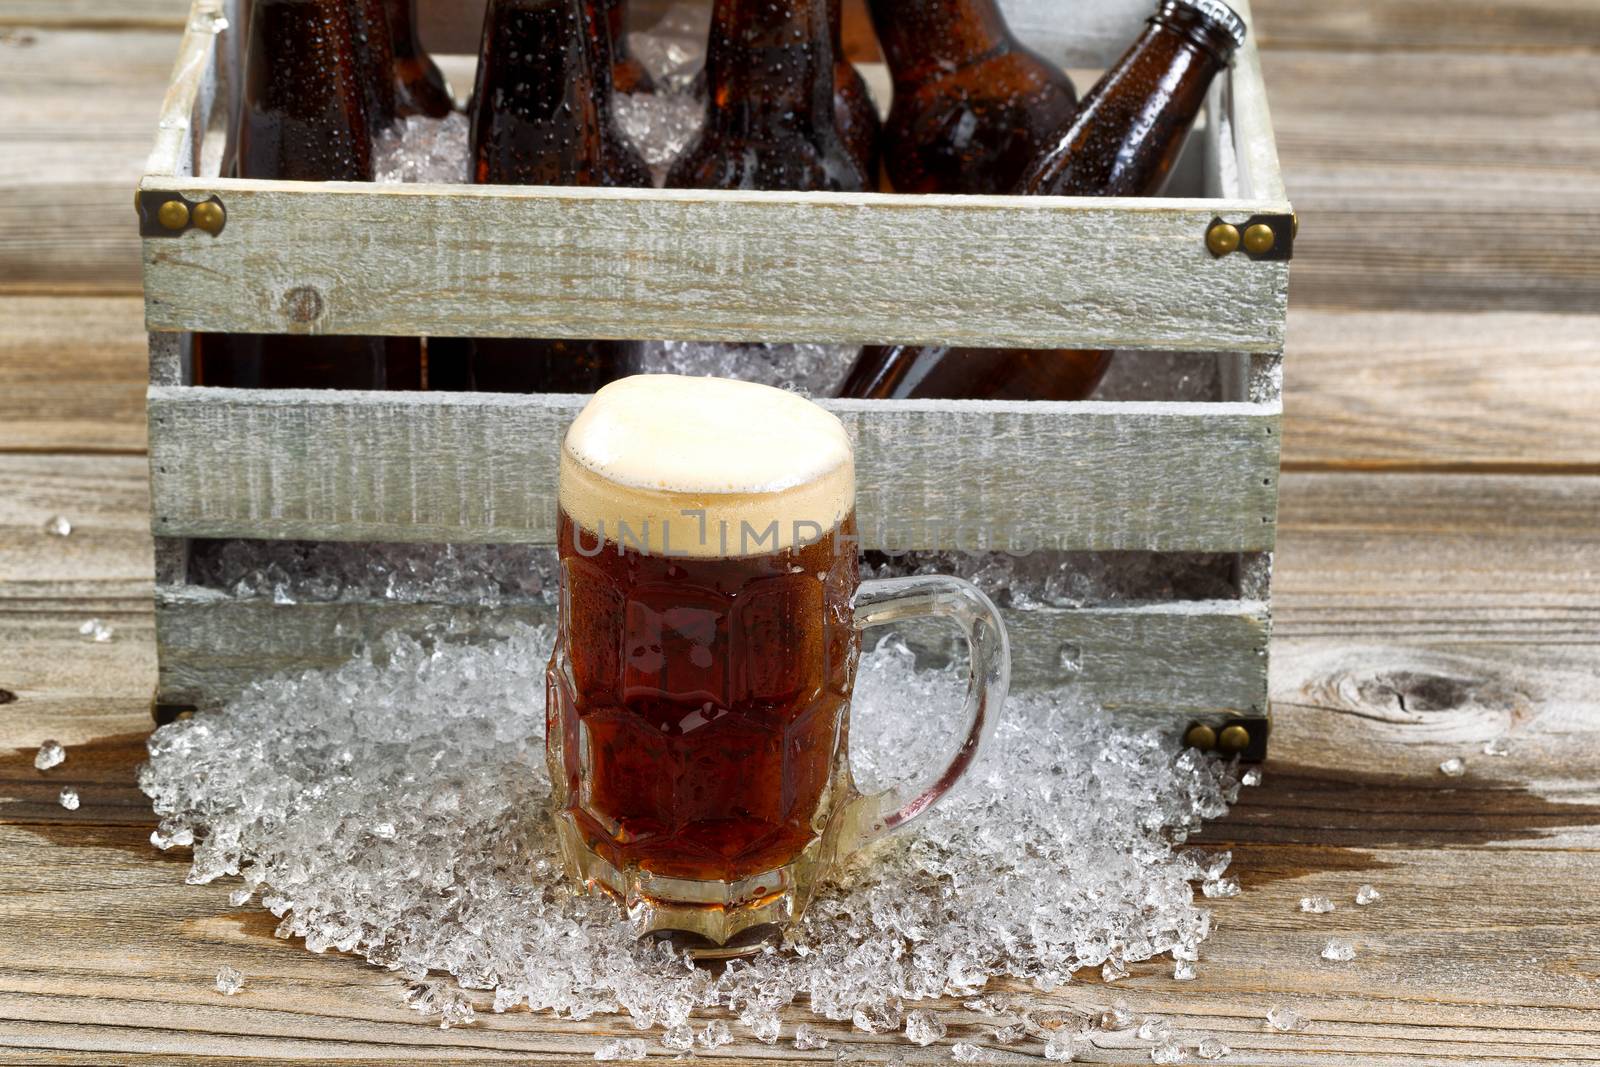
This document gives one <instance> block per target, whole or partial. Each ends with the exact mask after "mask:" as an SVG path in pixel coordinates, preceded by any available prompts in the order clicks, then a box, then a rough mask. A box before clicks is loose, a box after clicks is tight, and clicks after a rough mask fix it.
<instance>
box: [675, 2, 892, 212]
mask: <svg viewBox="0 0 1600 1067" xmlns="http://www.w3.org/2000/svg"><path fill="white" fill-rule="evenodd" d="M832 4H833V0H716V4H715V6H714V8H713V9H712V17H711V37H710V41H709V44H708V47H707V51H706V86H707V93H706V121H705V125H704V127H702V129H701V131H700V135H699V137H698V138H697V139H696V140H695V141H694V142H693V143H692V144H691V145H690V146H689V148H688V149H687V150H686V151H685V152H684V154H683V155H682V156H681V157H679V159H678V161H677V162H676V163H675V164H673V167H672V170H671V171H670V172H669V173H668V174H667V185H668V186H669V187H673V188H687V189H805V190H811V189H820V190H829V191H834V192H857V191H860V190H862V189H864V188H866V187H867V184H868V178H867V173H866V171H865V170H864V169H863V167H862V165H861V163H860V162H859V161H858V160H857V158H856V155H855V153H853V152H852V151H851V150H850V147H849V145H848V144H847V143H846V141H845V135H844V131H843V130H842V129H841V127H840V123H839V119H838V115H837V113H836V111H835V106H834V82H835V78H836V77H837V72H836V70H835V62H834V45H833V29H832V25H831V22H830V12H831V11H832Z"/></svg>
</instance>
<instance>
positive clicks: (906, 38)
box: [871, 0, 1015, 82]
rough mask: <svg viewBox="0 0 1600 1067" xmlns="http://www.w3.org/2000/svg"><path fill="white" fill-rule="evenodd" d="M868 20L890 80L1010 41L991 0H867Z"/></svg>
mask: <svg viewBox="0 0 1600 1067" xmlns="http://www.w3.org/2000/svg"><path fill="white" fill-rule="evenodd" d="M871 7H872V25H873V28H874V29H875V30H876V31H877V33H878V42H879V43H880V44H881V45H882V46H883V54H884V58H885V59H887V60H888V63H889V69H890V71H891V72H892V73H893V75H894V79H895V81H896V82H922V81H926V80H928V79H930V78H933V77H937V76H939V75H940V74H945V73H949V72H951V71H954V70H957V69H960V68H961V67H966V66H970V65H972V64H974V63H978V62H981V61H982V60H984V59H987V58H988V57H990V56H992V55H996V54H998V53H1003V52H1005V51H1007V50H1009V49H1010V48H1011V47H1013V46H1014V44H1015V38H1013V37H1012V35H1011V30H1010V28H1009V27H1007V26H1006V20H1005V17H1004V16H1003V15H1001V14H1000V9H999V7H998V6H996V4H995V0H871Z"/></svg>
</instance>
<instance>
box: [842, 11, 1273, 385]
mask: <svg viewBox="0 0 1600 1067" xmlns="http://www.w3.org/2000/svg"><path fill="white" fill-rule="evenodd" d="M1244 36H1245V24H1244V21H1243V20H1242V19H1240V18H1239V16H1238V15H1237V14H1235V13H1234V11H1233V10H1232V9H1231V8H1229V7H1228V6H1227V5H1226V4H1224V3H1222V2H1221V0H1162V2H1161V4H1160V6H1159V7H1158V8H1157V10H1156V13H1155V14H1154V15H1153V16H1151V18H1150V20H1149V22H1148V23H1147V25H1146V27H1145V29H1144V32H1143V33H1141V34H1140V35H1139V38H1138V40H1136V41H1135V42H1134V43H1133V45H1132V46H1131V47H1130V48H1129V49H1128V50H1127V52H1125V53H1124V54H1123V56H1122V58H1121V59H1119V60H1118V61H1117V63H1116V65H1115V66H1113V67H1112V68H1111V69H1110V70H1109V71H1107V72H1106V74H1105V75H1104V76H1103V77H1102V78H1101V79H1100V81H1099V82H1097V83H1096V84H1095V86H1094V88H1093V89H1091V90H1090V91H1089V93H1088V95H1087V96H1085V97H1084V99H1083V102H1082V104H1081V106H1080V107H1079V109H1078V111H1077V114H1076V115H1075V116H1074V117H1073V118H1072V119H1071V120H1070V121H1068V122H1067V123H1065V124H1064V125H1063V126H1062V128H1061V129H1059V130H1057V131H1056V132H1055V133H1054V134H1053V135H1052V136H1051V137H1050V138H1049V140H1048V143H1047V147H1046V149H1045V150H1044V151H1043V152H1041V153H1040V155H1039V156H1038V158H1037V159H1035V160H1034V161H1033V162H1032V163H1031V164H1030V165H1029V167H1028V169H1027V170H1026V171H1025V172H1024V174H1023V176H1022V180H1021V183H1020V184H1019V186H1018V187H1017V190H1016V191H1017V192H1019V193H1022V194H1024V195H1029V196H1151V195H1153V194H1155V193H1156V192H1158V191H1159V190H1160V188H1161V185H1162V183H1163V182H1164V181H1165V180H1166V177H1167V175H1168V173H1169V172H1170V171H1171V170H1172V165H1173V163H1174V162H1175V161H1176V160H1177V157H1178V152H1179V150H1180V149H1182V147H1183V141H1184V138H1185V136H1186V135H1187V134H1188V132H1189V127H1190V126H1192V125H1193V123H1194V119H1195V116H1196V115H1197V114H1199V112H1200V106H1201V104H1202V103H1204V101H1205V96H1206V91H1207V90H1208V89H1209V88H1210V85H1211V82H1212V79H1214V78H1215V77H1216V76H1217V74H1219V73H1220V72H1221V71H1223V70H1225V69H1226V68H1227V66H1228V64H1229V62H1230V61H1231V60H1232V58H1233V54H1234V53H1235V52H1236V51H1238V49H1239V46H1240V45H1242V44H1243V43H1244ZM1110 361H1111V354H1110V353H1109V352H1073V351H1056V350H1041V349H1021V350H1018V349H995V348H939V347H928V346H916V345H889V346H877V347H872V348H868V349H866V350H865V351H864V352H863V353H862V354H861V358H860V359H859V360H858V361H857V363H856V365H855V366H854V367H853V368H851V371H850V375H849V377H848V378H847V379H846V381H845V384H844V385H843V386H842V387H841V388H840V391H839V395H841V396H850V397H866V398H874V399H890V398H906V397H927V398H934V397H942V398H960V397H969V398H983V399H1009V400H1026V399H1033V400H1081V399H1083V398H1084V397H1087V396H1088V395H1089V394H1090V393H1092V392H1093V391H1094V388H1095V386H1096V385H1098V384H1099V382H1100V379H1101V378H1102V377H1103V376H1104V374H1105V371H1106V369H1107V368H1108V367H1109V365H1110Z"/></svg>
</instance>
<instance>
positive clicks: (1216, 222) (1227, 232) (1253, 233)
mask: <svg viewBox="0 0 1600 1067" xmlns="http://www.w3.org/2000/svg"><path fill="white" fill-rule="evenodd" d="M1299 232H1300V217H1299V216H1298V215H1251V216H1250V217H1249V218H1248V219H1245V220H1244V221H1243V222H1237V223H1235V222H1229V221H1228V220H1226V219H1224V218H1223V217H1222V216H1220V215H1218V216H1216V217H1214V218H1212V220H1211V224H1210V225H1209V226H1207V227H1206V250H1207V251H1209V252H1210V253H1211V254H1212V255H1213V256H1215V257H1216V258H1218V259H1221V258H1222V257H1223V256H1227V255H1232V254H1233V253H1234V252H1243V253H1244V254H1245V255H1247V256H1249V257H1250V258H1251V259H1256V260H1269V261H1278V262H1285V261H1288V260H1291V259H1293V258H1294V239H1295V237H1297V236H1298V235H1299Z"/></svg>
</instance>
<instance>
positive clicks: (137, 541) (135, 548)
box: [0, 455, 153, 604]
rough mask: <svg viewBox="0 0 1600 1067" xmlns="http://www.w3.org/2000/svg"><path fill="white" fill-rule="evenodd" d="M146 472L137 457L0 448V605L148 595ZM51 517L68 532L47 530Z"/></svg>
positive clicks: (150, 557) (150, 561) (142, 460)
mask: <svg viewBox="0 0 1600 1067" xmlns="http://www.w3.org/2000/svg"><path fill="white" fill-rule="evenodd" d="M147 472H148V464H147V462H146V460H145V458H144V457H143V456H92V455H91V456H62V455H38V456H27V455H0V604H7V603H9V602H12V601H27V600H30V599H38V598H41V597H54V596H62V595H79V596H92V597H96V598H122V597H146V598H147V597H149V595H150V589H151V583H150V573H151V568H152V566H153V548H152V545H151V540H150V524H149V520H148V518H146V513H147V510H148V507H149V503H148V501H149V499H150V494H149V479H148V473H147ZM56 516H61V517H63V518H66V519H67V520H68V521H70V522H71V523H72V528H73V529H72V535H71V536H70V537H56V536H53V535H51V534H48V533H46V532H45V523H47V522H48V521H49V520H50V519H52V518H54V517H56Z"/></svg>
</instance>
